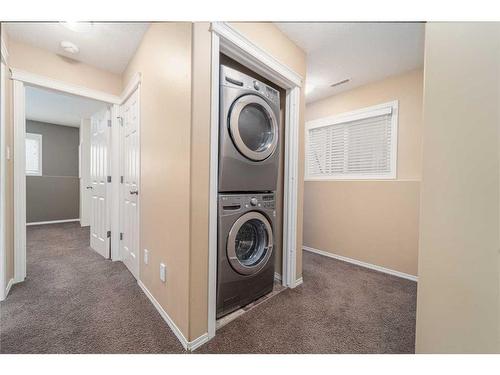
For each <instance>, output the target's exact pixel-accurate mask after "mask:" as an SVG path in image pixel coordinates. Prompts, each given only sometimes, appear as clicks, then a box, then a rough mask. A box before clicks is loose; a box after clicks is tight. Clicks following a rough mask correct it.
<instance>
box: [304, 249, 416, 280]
mask: <svg viewBox="0 0 500 375" xmlns="http://www.w3.org/2000/svg"><path fill="white" fill-rule="evenodd" d="M302 249H303V250H306V251H309V252H311V253H315V254H319V255H323V256H326V257H329V258H333V259H337V260H341V261H344V262H347V263H351V264H355V265H357V266H361V267H365V268H369V269H371V270H375V271H379V272H383V273H387V274H389V275H393V276H397V277H401V278H403V279H407V280H411V281H415V282H418V277H417V276H414V275H410V274H407V273H404V272H400V271H396V270H391V269H390V268H385V267H382V266H377V265H376V264H371V263H366V262H362V261H360V260H356V259H352V258H348V257H345V256H342V255H337V254H333V253H329V252H328V251H323V250H318V249H315V248H313V247H309V246H302Z"/></svg>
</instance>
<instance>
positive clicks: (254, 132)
mask: <svg viewBox="0 0 500 375" xmlns="http://www.w3.org/2000/svg"><path fill="white" fill-rule="evenodd" d="M278 129H279V127H278V122H277V120H276V116H275V115H274V112H273V110H272V109H271V107H270V106H269V104H267V102H266V101H265V100H264V99H262V98H261V97H260V96H257V95H253V94H249V95H244V96H241V97H239V98H238V99H236V100H235V102H234V103H233V106H232V108H231V112H230V115H229V131H230V133H231V137H232V139H233V142H234V145H235V146H236V148H237V149H238V151H239V152H240V153H241V154H242V155H243V156H245V157H246V158H248V159H250V160H253V161H262V160H264V159H266V158H268V157H269V156H270V155H272V153H273V152H274V150H276V147H277V145H278Z"/></svg>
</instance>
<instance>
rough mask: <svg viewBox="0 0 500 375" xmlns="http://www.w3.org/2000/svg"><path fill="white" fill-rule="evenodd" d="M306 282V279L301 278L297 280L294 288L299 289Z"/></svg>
mask: <svg viewBox="0 0 500 375" xmlns="http://www.w3.org/2000/svg"><path fill="white" fill-rule="evenodd" d="M303 282H304V279H303V278H302V277H301V278H299V279H297V280H295V284H294V285H293V287H294V288H296V287H298V286H299V285H300V284H302V283H303Z"/></svg>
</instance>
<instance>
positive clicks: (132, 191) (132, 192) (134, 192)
mask: <svg viewBox="0 0 500 375" xmlns="http://www.w3.org/2000/svg"><path fill="white" fill-rule="evenodd" d="M130 194H135V195H139V190H131V191H130Z"/></svg>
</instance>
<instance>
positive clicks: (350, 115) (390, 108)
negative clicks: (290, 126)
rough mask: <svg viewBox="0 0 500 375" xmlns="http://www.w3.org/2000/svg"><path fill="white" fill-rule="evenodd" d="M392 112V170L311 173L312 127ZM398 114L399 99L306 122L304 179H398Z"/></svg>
mask: <svg viewBox="0 0 500 375" xmlns="http://www.w3.org/2000/svg"><path fill="white" fill-rule="evenodd" d="M388 113H391V145H390V148H391V150H390V158H391V162H390V172H389V173H375V174H356V173H351V174H330V175H323V176H317V175H309V164H308V163H309V162H308V155H309V147H310V146H309V131H310V130H311V129H316V128H322V127H326V126H332V125H340V124H345V123H346V122H351V121H356V120H364V119H368V118H372V117H377V116H381V115H383V114H388ZM398 114H399V101H398V100H393V101H390V102H386V103H382V104H378V105H374V106H370V107H365V108H361V109H357V110H354V111H350V112H345V113H341V114H338V115H334V116H328V117H323V118H320V119H317V120H312V121H308V122H306V126H305V153H304V181H339V180H340V181H341V180H395V179H397V169H398V168H397V162H398V160H397V159H398Z"/></svg>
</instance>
